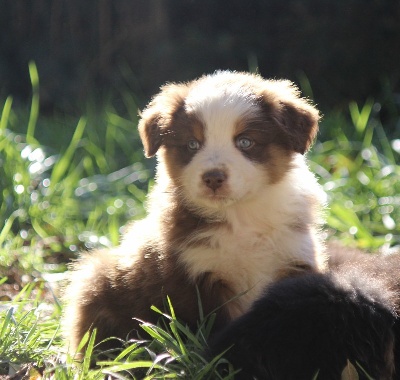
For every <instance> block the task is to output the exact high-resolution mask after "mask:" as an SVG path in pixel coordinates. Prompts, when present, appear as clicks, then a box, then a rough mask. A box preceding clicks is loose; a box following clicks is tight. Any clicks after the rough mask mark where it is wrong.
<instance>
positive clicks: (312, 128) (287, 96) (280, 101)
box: [263, 80, 320, 154]
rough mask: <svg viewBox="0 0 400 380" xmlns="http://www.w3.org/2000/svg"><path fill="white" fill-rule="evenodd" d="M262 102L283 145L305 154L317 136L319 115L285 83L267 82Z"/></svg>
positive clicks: (296, 89) (286, 81)
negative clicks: (274, 123)
mask: <svg viewBox="0 0 400 380" xmlns="http://www.w3.org/2000/svg"><path fill="white" fill-rule="evenodd" d="M263 98H264V102H265V104H266V105H267V106H268V109H269V112H271V111H272V117H273V119H274V120H275V122H276V123H277V124H278V127H279V128H280V131H281V132H282V134H283V138H284V141H285V145H288V146H289V147H290V148H291V149H292V150H293V151H295V152H298V153H301V154H304V153H306V152H307V151H308V149H309V148H310V146H311V144H312V142H313V141H314V139H315V137H316V135H317V132H318V121H319V119H320V115H319V111H318V110H317V109H316V108H315V107H314V106H313V105H312V104H311V102H310V101H308V100H307V99H305V98H302V97H301V96H300V91H299V89H298V88H297V87H296V86H295V85H294V84H293V83H292V82H290V81H288V80H277V81H266V83H265V87H264V91H263Z"/></svg>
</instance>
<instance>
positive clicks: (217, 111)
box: [185, 73, 259, 144]
mask: <svg viewBox="0 0 400 380" xmlns="http://www.w3.org/2000/svg"><path fill="white" fill-rule="evenodd" d="M185 109H186V111H187V112H190V113H195V114H196V116H197V117H199V118H200V119H201V121H202V122H203V123H204V125H205V128H206V140H208V139H207V137H208V138H211V139H212V140H214V141H216V140H219V142H220V143H223V141H226V138H227V137H230V140H231V139H232V137H233V135H232V133H233V128H234V126H235V124H236V123H237V121H238V120H239V119H240V118H242V117H243V116H245V115H248V114H250V113H252V114H254V113H256V112H258V110H259V107H258V105H257V97H256V95H255V94H254V93H253V92H252V91H251V90H250V88H246V87H245V86H243V83H239V82H237V81H235V80H234V77H232V73H220V74H219V75H217V76H215V75H210V76H207V77H204V78H203V79H201V80H200V81H199V82H198V83H196V85H195V86H194V87H193V88H192V89H191V91H190V92H189V94H188V96H187V97H186V100H185ZM221 139H222V140H221ZM208 143H211V141H206V144H208Z"/></svg>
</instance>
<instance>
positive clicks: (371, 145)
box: [0, 64, 400, 379]
mask: <svg viewBox="0 0 400 380" xmlns="http://www.w3.org/2000/svg"><path fill="white" fill-rule="evenodd" d="M29 69H30V75H31V81H32V87H33V98H32V103H31V106H30V110H29V112H26V111H24V110H21V109H19V108H17V107H15V108H14V107H13V100H12V98H11V97H10V98H8V99H6V100H5V101H4V102H3V106H2V110H1V118H0V277H2V276H3V277H4V279H3V280H2V281H1V282H0V290H1V292H0V302H1V303H0V358H1V359H0V374H6V373H9V372H10V371H11V370H12V368H15V370H18V369H19V368H24V367H23V365H24V364H26V363H34V366H33V368H32V371H38V372H40V374H41V375H43V376H44V377H45V378H50V377H51V376H53V377H52V378H53V379H102V378H104V376H105V375H107V374H113V376H114V378H120V379H133V378H135V376H136V378H146V379H153V378H154V379H156V378H157V379H160V378H163V379H164V378H177V379H179V378H182V379H187V378H190V379H222V378H226V379H229V378H233V369H232V368H230V369H229V371H228V373H227V374H226V375H225V377H223V376H222V375H219V374H218V371H217V370H216V368H218V367H219V366H220V365H221V364H226V363H225V362H224V360H223V359H222V358H219V357H218V358H216V359H215V360H214V361H211V362H209V361H208V360H207V359H205V358H204V357H203V353H204V350H205V347H206V339H207V336H208V333H209V330H210V326H211V324H212V317H211V318H205V317H204V316H200V317H202V318H201V320H202V321H203V324H202V325H201V326H200V328H199V330H198V331H197V332H192V331H190V330H189V329H188V328H187V327H186V326H185V325H183V324H182V323H180V322H179V320H177V319H176V317H175V315H174V312H173V308H172V305H169V307H170V315H165V316H164V319H163V320H164V323H163V324H161V325H159V326H154V325H150V324H147V323H144V324H143V329H144V331H146V332H147V334H148V335H149V336H151V338H152V339H151V340H150V341H146V342H142V341H136V342H133V341H132V342H123V349H122V350H121V351H119V352H118V353H115V354H114V355H113V356H110V358H109V360H104V358H102V359H101V361H100V360H99V359H98V358H97V351H96V349H97V348H96V347H95V346H94V345H93V336H92V337H90V336H86V338H85V339H86V342H85V343H87V344H88V347H89V348H90V349H89V350H88V351H87V354H86V356H85V357H84V358H83V361H82V363H78V362H76V361H75V360H74V359H73V358H72V357H70V356H69V355H66V352H65V350H64V349H63V348H62V347H63V342H62V339H61V337H60V330H59V319H60V313H61V305H60V304H59V301H58V294H57V287H54V288H53V283H52V282H51V281H52V279H54V277H51V275H52V274H53V275H56V274H57V273H58V274H61V275H62V273H63V272H64V271H65V270H66V263H67V262H68V261H69V260H70V259H71V258H75V257H76V256H77V255H78V252H79V250H82V249H90V248H93V247H98V246H106V247H107V246H112V245H116V244H117V243H118V241H119V236H120V232H121V227H123V226H124V225H125V224H126V223H127V221H128V220H132V219H135V218H140V217H142V216H143V215H144V207H143V203H144V202H145V196H146V193H147V190H148V186H149V181H150V178H151V176H152V165H153V162H151V161H150V162H149V161H148V160H144V158H143V153H142V146H141V143H140V141H139V138H138V134H137V131H136V124H137V106H136V103H135V99H134V98H133V97H132V96H130V95H129V94H127V93H125V94H122V95H121V98H122V99H123V103H124V104H125V106H126V112H122V113H121V112H119V111H117V110H116V109H115V108H114V107H113V106H112V105H111V104H110V105H107V106H105V108H104V110H103V111H102V112H100V113H96V112H94V111H91V110H88V112H87V114H86V115H85V116H83V117H81V118H77V119H74V118H73V117H64V118H61V119H60V118H43V117H41V116H40V115H39V92H38V85H39V79H38V76H37V72H36V68H35V66H34V65H33V64H31V65H30V67H29ZM397 107H398V105H397ZM126 115H128V116H126ZM399 115H400V112H398V113H397V114H396V115H395V116H392V117H395V118H397V121H395V122H396V123H399V120H400V118H399ZM321 129H322V130H323V133H322V136H323V138H322V139H321V141H317V143H316V144H315V146H314V148H313V150H312V151H311V153H310V154H309V159H310V167H311V169H312V170H313V171H314V172H315V173H317V175H318V177H319V178H320V182H321V184H322V185H323V186H324V188H325V190H326V191H327V193H328V198H329V207H328V210H327V226H326V231H327V235H328V237H329V238H330V239H339V240H340V241H341V242H343V243H345V244H349V245H355V246H359V247H362V248H366V249H370V250H374V249H377V248H380V247H381V246H385V247H386V248H390V247H393V246H398V245H399V243H400V225H399V223H400V222H399V221H400V207H399V204H400V166H399V165H398V164H399V159H400V157H399V154H400V140H398V139H396V138H394V137H392V136H390V135H389V134H388V133H386V132H385V128H384V126H383V125H382V123H381V121H380V113H379V107H377V105H376V103H375V102H374V101H372V100H367V102H366V103H365V104H364V105H361V106H360V105H357V104H355V103H352V104H350V105H349V110H348V112H347V113H340V114H337V113H336V114H335V113H332V114H328V115H326V116H325V117H324V120H323V122H322V125H321ZM66 130H67V131H66ZM65 136H68V138H65ZM42 139H45V140H46V141H47V144H44V143H42V142H41V140H42ZM59 140H60V141H59ZM5 276H8V279H5ZM49 279H50V280H51V281H50V282H48V281H47V280H49ZM93 362H98V364H99V367H97V368H95V369H94V368H92V367H91V366H90V364H91V363H93ZM32 365H33V364H32ZM21 366H22V367H21ZM226 368H229V366H227V367H226ZM138 373H139V374H140V375H138ZM46 376H47V377H46Z"/></svg>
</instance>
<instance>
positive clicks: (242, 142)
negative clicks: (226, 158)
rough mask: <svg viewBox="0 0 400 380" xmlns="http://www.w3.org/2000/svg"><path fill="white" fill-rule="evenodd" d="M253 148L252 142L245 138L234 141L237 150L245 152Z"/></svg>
mask: <svg viewBox="0 0 400 380" xmlns="http://www.w3.org/2000/svg"><path fill="white" fill-rule="evenodd" d="M252 146H253V141H252V140H250V139H248V138H247V137H238V138H237V139H236V147H237V148H238V149H242V150H246V149H249V148H251V147H252Z"/></svg>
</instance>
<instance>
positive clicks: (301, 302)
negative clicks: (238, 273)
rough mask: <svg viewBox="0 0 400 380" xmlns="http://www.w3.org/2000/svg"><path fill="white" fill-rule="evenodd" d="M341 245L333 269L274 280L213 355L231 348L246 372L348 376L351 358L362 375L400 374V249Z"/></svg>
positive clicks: (214, 345) (329, 378) (286, 379)
mask: <svg viewBox="0 0 400 380" xmlns="http://www.w3.org/2000/svg"><path fill="white" fill-rule="evenodd" d="M335 251H336V252H334V260H333V261H334V266H333V269H332V271H330V272H329V273H325V274H321V273H319V274H317V273H314V274H304V275H303V276H299V277H295V278H287V279H283V280H281V281H278V282H276V283H274V284H273V285H271V286H270V287H268V288H267V290H266V293H265V295H264V296H263V297H262V298H261V299H260V300H258V301H256V302H255V304H254V305H253V307H252V308H251V310H250V311H249V312H248V313H247V314H245V315H244V316H242V317H240V318H238V319H237V320H236V321H234V322H233V323H232V324H231V325H229V326H228V327H227V328H226V329H225V330H224V331H222V332H221V333H220V334H219V335H218V336H217V337H215V338H214V340H213V341H212V342H211V343H210V352H209V354H210V357H214V356H215V355H216V354H219V353H221V352H223V351H225V350H227V349H228V351H227V353H226V354H225V355H224V357H226V358H227V359H228V360H230V362H231V363H232V364H233V365H234V367H235V368H241V369H242V370H241V372H240V373H239V374H238V375H237V376H235V379H239V380H241V379H243V380H245V379H246V380H248V379H253V378H254V379H259V380H260V379H262V380H269V379H271V380H292V379H304V380H305V379H307V380H310V379H313V378H314V376H315V375H316V374H317V373H318V377H317V378H318V379H322V380H339V379H341V378H342V379H343V378H349V377H346V369H348V368H349V367H348V363H351V364H352V365H353V368H355V369H357V370H358V374H359V375H358V377H357V378H360V379H365V380H366V379H371V378H373V379H376V380H378V379H380V380H384V379H385V380H386V379H400V373H399V368H400V363H399V360H400V347H398V345H396V341H397V342H398V341H399V338H400V336H399V322H398V320H397V311H396V310H397V309H398V294H399V293H398V292H399V290H400V281H399V275H398V273H399V270H400V256H399V255H393V256H387V257H385V256H369V255H365V254H358V253H351V252H350V253H349V252H346V253H345V255H344V254H343V252H340V253H339V256H341V257H338V256H337V248H335ZM344 256H346V257H344ZM343 258H345V261H344V262H342V263H340V262H341V260H342V259H343ZM359 365H360V366H361V367H362V368H363V369H364V370H365V371H366V373H368V375H369V376H370V377H368V376H366V375H365V372H363V370H361V369H360V367H359ZM342 374H343V377H341V376H342ZM350 378H356V377H354V375H353V376H352V377H350Z"/></svg>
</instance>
